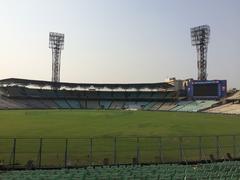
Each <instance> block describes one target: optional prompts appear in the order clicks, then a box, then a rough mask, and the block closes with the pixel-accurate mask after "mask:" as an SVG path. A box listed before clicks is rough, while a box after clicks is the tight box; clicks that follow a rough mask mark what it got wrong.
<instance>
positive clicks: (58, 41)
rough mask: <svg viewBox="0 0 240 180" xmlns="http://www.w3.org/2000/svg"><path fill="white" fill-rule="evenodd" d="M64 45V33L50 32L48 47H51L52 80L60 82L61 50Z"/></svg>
mask: <svg viewBox="0 0 240 180" xmlns="http://www.w3.org/2000/svg"><path fill="white" fill-rule="evenodd" d="M63 47H64V34H61V33H56V32H50V33H49V48H51V49H52V82H54V83H58V82H60V65H61V50H63Z"/></svg>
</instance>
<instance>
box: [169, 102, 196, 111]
mask: <svg viewBox="0 0 240 180" xmlns="http://www.w3.org/2000/svg"><path fill="white" fill-rule="evenodd" d="M190 103H192V101H180V102H178V103H177V104H176V106H175V107H174V108H173V109H171V111H180V110H181V109H182V108H184V107H185V106H186V105H187V104H190Z"/></svg>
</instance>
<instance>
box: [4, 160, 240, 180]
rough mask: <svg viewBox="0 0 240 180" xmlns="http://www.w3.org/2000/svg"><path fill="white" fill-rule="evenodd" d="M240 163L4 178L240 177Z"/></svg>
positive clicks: (22, 174) (114, 168)
mask: <svg viewBox="0 0 240 180" xmlns="http://www.w3.org/2000/svg"><path fill="white" fill-rule="evenodd" d="M239 178H240V163H239V162H237V161H235V162H231V161H229V162H227V161H225V162H221V163H210V164H197V165H177V164H162V165H149V166H147V165H144V166H140V165H136V166H130V165H126V166H125V165H120V166H111V167H110V166H103V167H87V168H79V169H61V170H34V171H31V170H30V171H26V170H25V171H6V172H0V179H2V180H13V179H28V180H33V179H81V180H90V179H118V180H120V179H133V180H134V179H136V180H137V179H145V180H158V179H239Z"/></svg>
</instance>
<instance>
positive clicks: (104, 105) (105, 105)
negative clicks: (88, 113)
mask: <svg viewBox="0 0 240 180" xmlns="http://www.w3.org/2000/svg"><path fill="white" fill-rule="evenodd" d="M111 103H112V101H100V107H101V109H109V107H110V105H111Z"/></svg>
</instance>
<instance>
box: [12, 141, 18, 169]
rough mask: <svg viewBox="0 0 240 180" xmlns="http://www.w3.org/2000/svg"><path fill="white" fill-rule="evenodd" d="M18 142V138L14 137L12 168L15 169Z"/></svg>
mask: <svg viewBox="0 0 240 180" xmlns="http://www.w3.org/2000/svg"><path fill="white" fill-rule="evenodd" d="M16 143H17V139H16V138H14V139H13V149H12V153H13V159H12V168H13V169H14V166H15V159H16Z"/></svg>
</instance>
